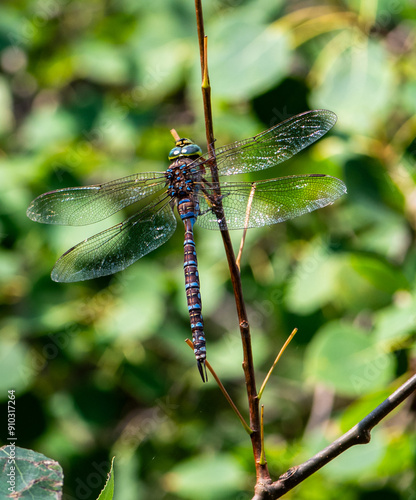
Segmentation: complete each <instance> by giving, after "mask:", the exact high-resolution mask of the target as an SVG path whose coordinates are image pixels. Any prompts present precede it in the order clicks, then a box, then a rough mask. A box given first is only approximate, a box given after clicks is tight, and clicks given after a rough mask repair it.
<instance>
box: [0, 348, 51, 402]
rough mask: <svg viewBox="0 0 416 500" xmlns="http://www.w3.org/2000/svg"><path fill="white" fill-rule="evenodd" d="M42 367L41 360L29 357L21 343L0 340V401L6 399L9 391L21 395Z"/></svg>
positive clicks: (27, 351)
mask: <svg viewBox="0 0 416 500" xmlns="http://www.w3.org/2000/svg"><path fill="white" fill-rule="evenodd" d="M39 363H40V364H39ZM42 365H43V360H42V359H41V360H39V359H36V358H34V357H32V356H30V354H29V350H28V349H27V347H26V346H24V345H23V343H21V342H18V341H17V340H14V339H7V338H3V339H0V399H2V398H6V397H7V391H8V390H9V389H14V390H15V391H17V393H19V394H22V393H23V392H24V391H25V390H26V389H27V388H28V387H29V386H30V384H31V383H32V381H33V379H34V377H35V376H36V375H37V369H40V368H41V367H42Z"/></svg>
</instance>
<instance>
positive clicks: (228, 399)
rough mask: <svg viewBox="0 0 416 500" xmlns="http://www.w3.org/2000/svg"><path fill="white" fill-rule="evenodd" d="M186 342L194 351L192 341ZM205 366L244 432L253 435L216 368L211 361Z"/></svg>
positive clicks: (206, 362)
mask: <svg viewBox="0 0 416 500" xmlns="http://www.w3.org/2000/svg"><path fill="white" fill-rule="evenodd" d="M185 342H186V343H187V344H188V346H189V347H190V348H191V349H192V350H193V349H194V345H193V343H192V340H190V339H186V340H185ZM205 365H206V367H207V368H208V370H209V371H210V372H211V375H212V376H213V377H214V379H215V382H217V384H218V386H219V388H220V389H221V392H222V393H223V394H224V397H225V399H226V400H227V401H228V403H229V405H230V406H231V408H232V409H233V411H234V413H235V414H236V415H237V417H238V418H239V420H240V422H241V424H242V426H243V427H244V430H245V431H246V432H247V434H251V433H252V432H253V431H252V430H251V429H250V427H249V426H248V425H247V422H246V421H245V420H244V417H243V416H242V415H241V413H240V412H239V410H238V408H237V406H236V405H235V403H234V401H233V400H232V399H231V396H230V395H229V394H228V392H227V389H226V388H225V387H224V386H223V384H222V382H221V380H220V379H219V378H218V375H217V374H216V372H215V370H214V368H213V367H212V366H211V364H210V362H209V361H205Z"/></svg>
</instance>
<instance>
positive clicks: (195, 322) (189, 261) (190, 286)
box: [178, 198, 206, 380]
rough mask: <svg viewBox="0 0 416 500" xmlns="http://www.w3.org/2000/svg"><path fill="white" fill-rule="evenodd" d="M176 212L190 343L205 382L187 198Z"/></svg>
mask: <svg viewBox="0 0 416 500" xmlns="http://www.w3.org/2000/svg"><path fill="white" fill-rule="evenodd" d="M178 212H179V215H180V217H181V219H182V220H183V223H184V225H185V241H184V264H183V267H184V272H185V289H186V300H187V303H188V310H189V319H190V322H191V330H192V342H193V344H194V352H195V357H196V360H197V362H198V369H199V372H200V374H201V377H202V380H205V377H204V372H205V358H206V348H205V333H204V322H203V319H202V302H201V293H200V289H199V275H198V261H197V257H196V250H195V241H194V233H193V225H194V222H195V220H196V217H195V213H194V205H193V203H192V202H191V200H190V199H189V198H184V199H182V200H180V201H179V202H178Z"/></svg>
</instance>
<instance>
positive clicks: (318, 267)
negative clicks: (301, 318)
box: [285, 240, 342, 314]
mask: <svg viewBox="0 0 416 500" xmlns="http://www.w3.org/2000/svg"><path fill="white" fill-rule="evenodd" d="M341 265H342V262H340V259H339V257H338V256H336V255H333V254H331V253H330V252H329V250H328V248H327V246H326V245H325V244H324V243H323V242H322V241H318V240H317V241H315V242H313V243H312V244H311V245H310V246H309V247H308V248H307V250H306V251H305V253H304V254H303V255H302V258H301V259H300V260H299V263H298V265H297V267H296V270H295V272H294V274H293V276H292V277H291V279H290V281H289V286H288V290H287V293H286V297H285V299H286V306H287V308H288V309H289V310H290V311H293V312H296V313H298V314H311V313H312V312H314V311H316V310H317V309H319V308H320V307H323V306H324V305H325V304H326V303H327V302H330V301H331V300H332V299H333V298H334V296H336V295H337V293H336V290H337V288H338V287H339V279H338V274H339V272H340V266H341Z"/></svg>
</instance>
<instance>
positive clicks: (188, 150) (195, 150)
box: [182, 144, 202, 156]
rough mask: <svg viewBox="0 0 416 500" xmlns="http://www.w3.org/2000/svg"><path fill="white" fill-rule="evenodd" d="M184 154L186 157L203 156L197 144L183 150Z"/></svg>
mask: <svg viewBox="0 0 416 500" xmlns="http://www.w3.org/2000/svg"><path fill="white" fill-rule="evenodd" d="M182 154H183V155H185V156H193V155H198V156H201V155H202V149H201V148H200V147H199V146H197V145H196V144H189V145H188V146H185V147H183V148H182Z"/></svg>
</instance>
